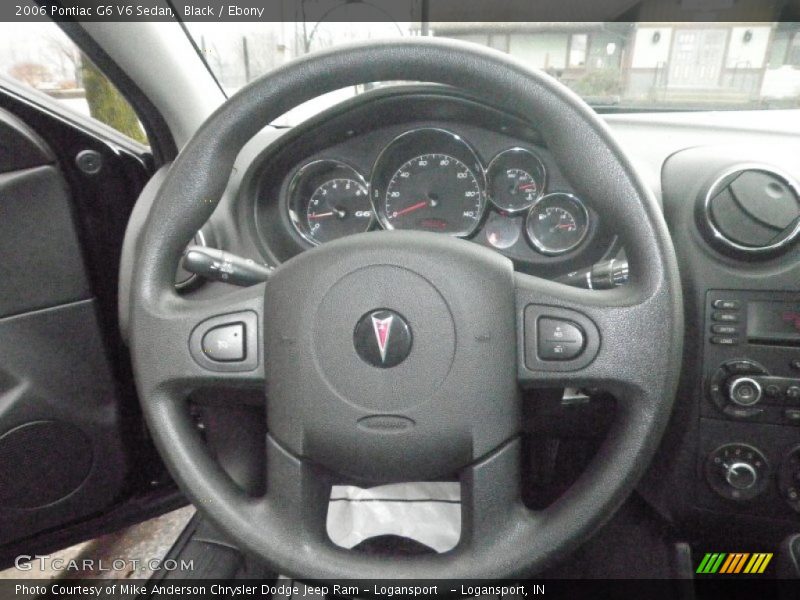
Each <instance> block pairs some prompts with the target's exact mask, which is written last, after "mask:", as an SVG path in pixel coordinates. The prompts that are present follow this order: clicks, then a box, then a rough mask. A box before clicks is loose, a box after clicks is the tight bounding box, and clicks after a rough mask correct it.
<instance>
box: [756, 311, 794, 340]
mask: <svg viewBox="0 0 800 600" xmlns="http://www.w3.org/2000/svg"><path fill="white" fill-rule="evenodd" d="M747 337H748V338H749V339H755V340H767V341H786V342H800V302H769V301H750V302H748V303H747Z"/></svg>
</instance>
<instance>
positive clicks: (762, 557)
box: [695, 552, 772, 575]
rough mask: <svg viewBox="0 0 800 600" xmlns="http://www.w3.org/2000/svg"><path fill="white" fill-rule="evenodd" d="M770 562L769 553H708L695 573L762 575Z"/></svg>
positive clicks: (770, 555) (770, 556) (770, 554)
mask: <svg viewBox="0 0 800 600" xmlns="http://www.w3.org/2000/svg"><path fill="white" fill-rule="evenodd" d="M771 560H772V553H771V552H770V553H766V552H756V553H753V554H751V553H749V552H731V553H726V552H708V553H706V555H705V556H704V557H703V560H702V561H701V562H700V565H699V566H698V567H697V571H695V572H696V573H700V574H703V575H713V574H724V575H737V574H739V573H742V574H744V573H747V574H750V575H756V574H761V573H763V572H764V571H765V570H766V568H767V565H768V564H769V563H770V561H771Z"/></svg>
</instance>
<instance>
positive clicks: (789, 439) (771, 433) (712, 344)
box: [698, 290, 800, 517]
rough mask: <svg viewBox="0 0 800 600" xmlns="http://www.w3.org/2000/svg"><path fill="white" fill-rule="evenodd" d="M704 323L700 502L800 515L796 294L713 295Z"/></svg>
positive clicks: (799, 307) (799, 311)
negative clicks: (703, 482) (701, 486)
mask: <svg viewBox="0 0 800 600" xmlns="http://www.w3.org/2000/svg"><path fill="white" fill-rule="evenodd" d="M704 321H705V324H704V329H703V335H704V342H703V381H704V400H703V402H702V403H701V407H700V418H701V425H702V427H701V442H700V456H699V465H698V469H699V470H700V471H701V473H700V475H701V477H702V479H704V480H705V482H706V484H707V486H705V490H701V493H700V494H699V498H698V500H699V501H700V502H701V504H703V505H705V506H708V507H710V508H719V505H720V504H721V503H722V504H727V505H728V506H726V507H725V508H726V509H728V510H734V511H741V512H748V513H756V514H767V515H772V516H777V517H782V516H787V514H791V513H792V512H793V511H794V512H798V513H800V292H797V293H794V292H779V291H745V290H710V291H708V292H707V294H706V302H705V315H704ZM756 424H758V425H760V426H757V425H756Z"/></svg>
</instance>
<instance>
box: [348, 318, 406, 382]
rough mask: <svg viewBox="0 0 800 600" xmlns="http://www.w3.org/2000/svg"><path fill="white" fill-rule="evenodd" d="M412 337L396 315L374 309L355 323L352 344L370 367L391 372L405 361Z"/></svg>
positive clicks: (402, 319)
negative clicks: (389, 369) (391, 368)
mask: <svg viewBox="0 0 800 600" xmlns="http://www.w3.org/2000/svg"><path fill="white" fill-rule="evenodd" d="M412 343H413V336H412V334H411V327H410V326H409V324H408V322H407V321H406V320H405V319H404V318H403V317H402V316H401V315H400V314H399V313H397V312H395V311H393V310H388V309H379V310H373V311H371V312H368V313H367V314H365V315H364V316H363V317H361V319H360V320H359V321H358V323H357V324H356V328H355V331H354V332H353V344H354V345H355V348H356V352H357V353H358V355H359V356H360V357H361V359H362V360H363V361H364V362H366V363H367V364H370V365H372V366H373V367H378V368H379V369H388V368H390V367H394V366H396V365H399V364H400V363H401V362H403V361H404V360H405V359H406V358H407V357H408V355H409V354H410V353H411V345H412Z"/></svg>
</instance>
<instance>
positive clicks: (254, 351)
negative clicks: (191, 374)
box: [189, 310, 259, 372]
mask: <svg viewBox="0 0 800 600" xmlns="http://www.w3.org/2000/svg"><path fill="white" fill-rule="evenodd" d="M258 338H259V333H258V316H257V315H256V313H254V312H253V311H250V310H244V311H241V312H236V313H229V314H225V315H219V316H216V317H211V318H210V319H206V320H205V321H203V322H202V323H200V324H199V325H198V326H197V327H195V328H194V331H192V335H191V336H190V338H189V351H190V352H191V354H192V358H194V360H195V362H197V364H199V365H200V366H201V367H203V368H205V369H208V370H209V371H220V372H240V371H252V370H253V369H256V368H258V355H259V351H258Z"/></svg>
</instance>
